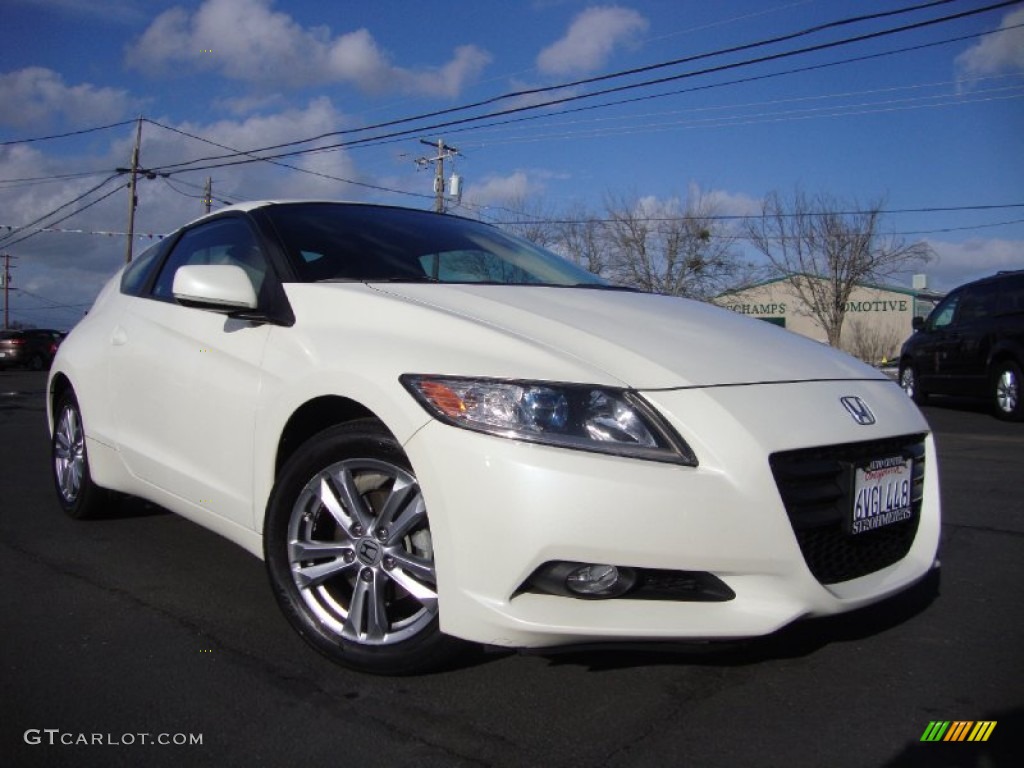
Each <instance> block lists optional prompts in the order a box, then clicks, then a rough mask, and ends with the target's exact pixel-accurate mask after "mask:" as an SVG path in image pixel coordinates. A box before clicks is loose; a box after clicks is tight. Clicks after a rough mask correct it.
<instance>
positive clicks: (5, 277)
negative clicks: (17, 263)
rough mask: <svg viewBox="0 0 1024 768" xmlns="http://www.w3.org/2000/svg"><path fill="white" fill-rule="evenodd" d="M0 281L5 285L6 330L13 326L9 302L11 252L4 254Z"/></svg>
mask: <svg viewBox="0 0 1024 768" xmlns="http://www.w3.org/2000/svg"><path fill="white" fill-rule="evenodd" d="M0 283H3V286H4V330H5V331H6V330H7V329H8V328H10V327H11V315H10V304H9V303H8V291H9V290H10V288H11V254H9V253H5V254H4V268H3V272H0Z"/></svg>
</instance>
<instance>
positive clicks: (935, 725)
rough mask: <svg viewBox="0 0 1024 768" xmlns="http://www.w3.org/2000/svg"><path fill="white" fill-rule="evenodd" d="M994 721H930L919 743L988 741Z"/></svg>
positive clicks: (993, 728)
mask: <svg viewBox="0 0 1024 768" xmlns="http://www.w3.org/2000/svg"><path fill="white" fill-rule="evenodd" d="M997 722H998V721H996V720H978V721H974V720H953V721H949V720H932V721H930V722H929V723H928V727H927V728H925V729H924V733H922V734H921V741H988V739H989V736H991V735H992V731H994V730H995V728H996V723H997Z"/></svg>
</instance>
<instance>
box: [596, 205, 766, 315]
mask: <svg viewBox="0 0 1024 768" xmlns="http://www.w3.org/2000/svg"><path fill="white" fill-rule="evenodd" d="M605 210H606V216H607V219H606V228H605V240H606V244H607V247H608V251H609V254H608V259H609V262H610V263H609V273H610V275H611V277H612V278H613V279H614V280H615V281H616V282H620V283H623V284H626V285H632V286H635V287H637V288H640V289H642V290H646V291H652V292H654V293H663V294H669V295H672V296H687V297H691V298H697V299H710V298H712V297H714V296H717V295H719V294H720V293H722V292H723V291H725V290H728V289H737V288H739V287H740V286H742V285H744V284H746V283H748V282H749V278H750V276H751V274H752V272H753V269H754V268H753V266H752V265H750V264H747V263H744V262H743V261H742V260H741V259H740V258H739V257H738V256H737V254H736V251H735V248H734V246H735V242H736V239H737V238H736V236H735V235H734V234H732V233H731V232H729V231H728V230H727V229H726V228H725V226H724V225H723V224H722V222H721V220H720V219H718V218H716V216H715V211H714V208H713V205H712V204H711V203H710V201H709V200H708V198H706V197H704V196H699V197H697V198H696V199H689V200H687V201H686V202H685V204H683V203H680V202H679V201H670V202H667V203H665V202H661V203H659V202H651V201H650V200H637V199H635V198H611V197H610V198H608V200H607V201H606V204H605Z"/></svg>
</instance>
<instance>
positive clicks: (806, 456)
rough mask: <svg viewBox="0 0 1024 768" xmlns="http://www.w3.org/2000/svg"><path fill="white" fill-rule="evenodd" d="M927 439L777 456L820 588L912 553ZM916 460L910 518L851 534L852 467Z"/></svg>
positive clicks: (774, 463) (785, 498)
mask: <svg viewBox="0 0 1024 768" xmlns="http://www.w3.org/2000/svg"><path fill="white" fill-rule="evenodd" d="M924 437H925V436H924V435H907V436H905V437H897V438H891V439H887V440H874V441H871V442H865V443H848V444H845V445H829V446H824V447H820V448H805V449H801V450H796V451H785V452H782V453H774V454H772V455H771V457H770V458H769V461H770V464H771V468H772V474H773V475H774V476H775V483H776V485H777V486H778V488H779V494H780V495H781V496H782V502H783V504H784V505H785V507H786V513H787V514H788V515H789V521H790V523H791V524H792V526H793V533H795V534H796V539H797V542H798V543H799V545H800V551H801V552H802V553H803V556H804V561H805V562H806V563H807V567H808V568H809V569H810V571H811V573H812V574H814V577H815V578H816V579H817V580H818V581H819V582H821V583H822V584H836V583H838V582H841V581H849V580H850V579H856V578H858V577H860V576H866V575H867V574H869V573H873V572H874V571H877V570H879V569H881V568H885V567H886V566H889V565H892V564H893V563H895V562H898V561H899V560H901V559H903V558H904V557H905V556H906V554H907V552H909V551H910V547H911V545H912V544H913V543H914V536H915V535H916V534H917V524H918V520H920V517H921V498H922V496H923V495H924V472H925V450H924ZM889 456H903V457H904V458H910V459H913V462H914V463H913V477H912V492H911V497H912V509H913V515H912V516H911V518H910V519H909V520H905V521H902V522H898V523H892V524H890V525H886V526H883V527H881V528H876V529H875V530H872V531H867V532H865V533H858V534H856V535H851V534H850V533H849V532H848V530H847V527H846V523H847V521H848V518H849V517H850V515H851V514H852V512H851V510H852V507H853V501H852V496H853V484H854V480H853V478H854V468H855V467H856V466H857V465H858V464H862V463H864V462H867V461H870V460H872V459H881V458H887V457H889Z"/></svg>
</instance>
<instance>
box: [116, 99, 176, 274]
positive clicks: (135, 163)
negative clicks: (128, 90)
mask: <svg viewBox="0 0 1024 768" xmlns="http://www.w3.org/2000/svg"><path fill="white" fill-rule="evenodd" d="M141 146H142V118H141V117H139V119H138V121H137V123H136V127H135V147H134V149H132V164H131V167H130V168H117V169H115V170H116V171H117V172H118V173H127V174H129V176H128V245H127V247H126V248H125V253H124V260H125V263H128V262H131V260H132V246H133V245H134V244H135V209H136V208H137V207H138V205H139V196H138V195H137V194H136V182H137V180H138V177H139V175H140V174H141V175H143V176H145V177H146V178H147V179H155V178H156V177H157V176H163V177H164V178H167V176H168V175H169V174H166V173H157V172H156V171H151V170H148V169H146V168H142V167H140V166H139V149H140V147H141Z"/></svg>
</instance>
